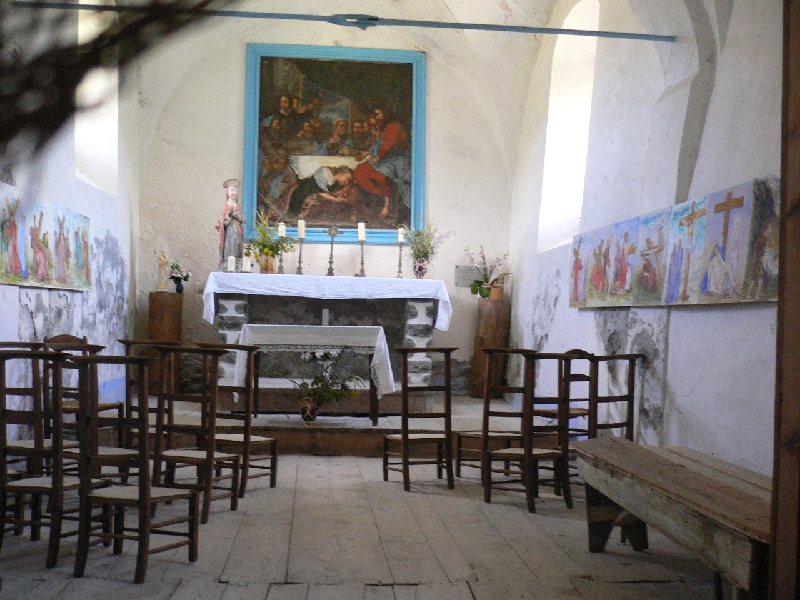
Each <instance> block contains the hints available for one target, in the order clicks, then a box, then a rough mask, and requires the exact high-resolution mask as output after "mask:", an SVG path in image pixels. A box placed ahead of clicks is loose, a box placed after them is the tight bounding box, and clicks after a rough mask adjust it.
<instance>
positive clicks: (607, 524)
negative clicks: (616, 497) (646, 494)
mask: <svg viewBox="0 0 800 600" xmlns="http://www.w3.org/2000/svg"><path fill="white" fill-rule="evenodd" d="M620 517H622V518H620ZM586 523H587V525H588V527H589V552H602V551H603V550H605V548H606V543H608V538H609V536H610V535H611V531H612V530H613V529H614V527H615V526H616V525H620V526H621V527H622V530H623V531H624V532H625V537H626V538H627V539H628V541H630V543H631V546H632V547H633V549H634V550H636V551H637V552H638V551H640V550H645V549H647V547H648V542H647V525H645V523H644V522H643V521H640V520H639V519H637V518H636V517H634V516H633V515H631V514H629V513H627V514H626V511H625V510H624V509H623V508H622V507H621V506H619V505H618V504H617V503H615V502H614V501H613V500H611V499H610V498H608V497H607V496H605V495H603V494H601V493H600V492H598V491H597V490H596V489H594V488H593V487H592V486H590V485H588V484H587V485H586Z"/></svg>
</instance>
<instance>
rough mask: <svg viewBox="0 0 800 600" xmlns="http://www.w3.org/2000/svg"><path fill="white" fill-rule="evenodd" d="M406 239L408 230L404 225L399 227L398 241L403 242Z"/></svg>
mask: <svg viewBox="0 0 800 600" xmlns="http://www.w3.org/2000/svg"><path fill="white" fill-rule="evenodd" d="M405 241H406V230H405V229H403V228H402V227H398V228H397V243H398V244H402V243H403V242H405Z"/></svg>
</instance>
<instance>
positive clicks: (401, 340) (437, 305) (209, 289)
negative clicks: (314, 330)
mask: <svg viewBox="0 0 800 600" xmlns="http://www.w3.org/2000/svg"><path fill="white" fill-rule="evenodd" d="M203 305H204V306H203V318H204V319H205V320H206V321H208V322H209V323H216V326H217V329H218V331H219V339H220V341H221V342H223V343H238V342H239V337H240V332H241V330H242V327H243V326H244V325H246V324H273V325H341V326H369V325H380V326H381V327H383V330H384V332H385V336H386V342H387V345H388V347H389V349H392V348H395V347H399V346H407V347H414V348H424V347H426V346H428V345H430V343H431V338H432V336H433V329H434V328H435V329H439V330H442V331H447V329H448V328H449V327H450V319H451V317H452V313H453V308H452V305H451V303H450V297H449V295H448V293H447V288H446V287H445V285H444V283H443V282H442V281H439V280H435V279H402V278H380V277H343V276H330V277H329V276H319V275H267V274H257V273H226V272H220V271H214V272H212V273H211V274H210V275H209V277H208V281H207V282H206V286H205V289H204V291H203ZM390 354H391V365H392V370H393V372H394V373H395V374H399V372H400V365H399V358H398V357H397V354H396V353H394V352H392V353H390ZM270 368H271V367H270V366H267V367H263V366H262V371H263V370H265V369H267V370H268V369H270ZM221 370H222V376H223V377H233V358H232V357H231V362H230V363H224V364H222V365H221ZM409 371H410V372H409V383H411V385H424V384H428V383H430V378H431V360H430V358H428V357H427V356H425V355H424V354H421V355H419V356H417V357H415V361H414V362H413V363H412V364H411V365H410V369H409ZM359 374H360V373H359ZM364 375H366V376H368V373H364Z"/></svg>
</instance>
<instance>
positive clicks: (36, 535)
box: [22, 494, 42, 542]
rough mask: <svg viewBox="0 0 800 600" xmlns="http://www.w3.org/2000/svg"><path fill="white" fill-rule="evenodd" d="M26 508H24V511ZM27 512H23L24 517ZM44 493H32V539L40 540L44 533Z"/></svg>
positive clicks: (33, 540) (34, 540)
mask: <svg viewBox="0 0 800 600" xmlns="http://www.w3.org/2000/svg"><path fill="white" fill-rule="evenodd" d="M24 510H25V509H24V508H23V511H24ZM24 516H25V514H24V512H23V514H22V517H24ZM41 522H42V495H41V494H31V541H32V542H38V541H39V539H40V538H41V534H42V526H41Z"/></svg>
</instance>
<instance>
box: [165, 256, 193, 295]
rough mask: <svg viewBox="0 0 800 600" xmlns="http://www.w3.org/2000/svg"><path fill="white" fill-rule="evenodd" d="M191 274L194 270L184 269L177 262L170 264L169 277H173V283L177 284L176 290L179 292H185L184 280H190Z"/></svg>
mask: <svg viewBox="0 0 800 600" xmlns="http://www.w3.org/2000/svg"><path fill="white" fill-rule="evenodd" d="M191 276H192V272H191V271H189V270H188V269H182V268H181V265H180V264H179V263H177V262H174V263H172V264H171V265H170V266H169V278H170V279H172V283H174V284H175V291H176V292H177V293H178V294H182V293H183V282H184V281H189V277H191Z"/></svg>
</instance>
